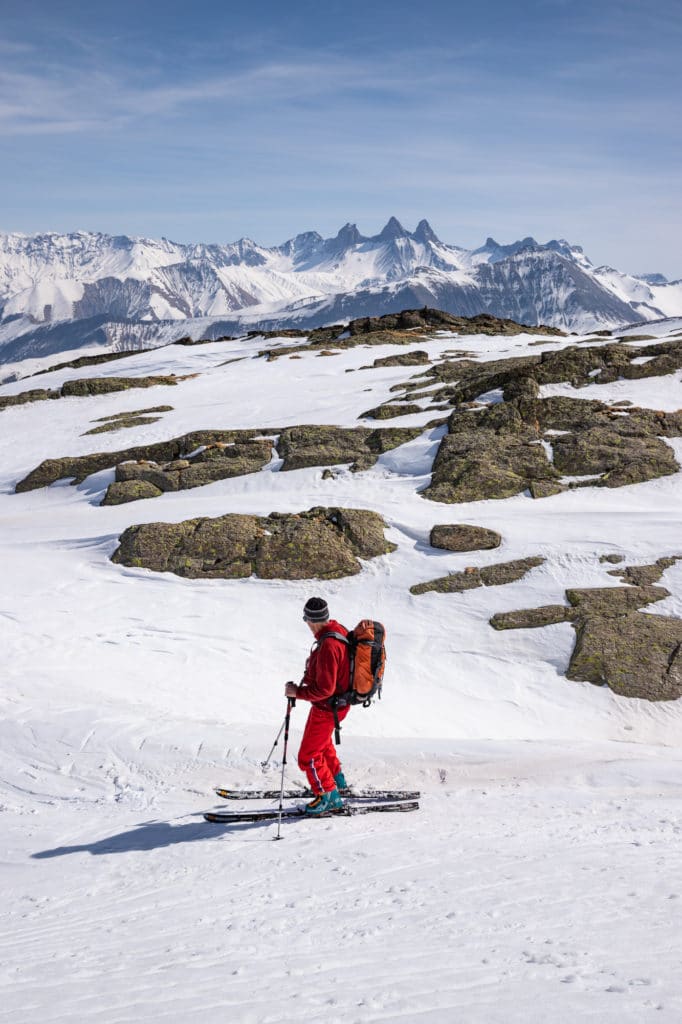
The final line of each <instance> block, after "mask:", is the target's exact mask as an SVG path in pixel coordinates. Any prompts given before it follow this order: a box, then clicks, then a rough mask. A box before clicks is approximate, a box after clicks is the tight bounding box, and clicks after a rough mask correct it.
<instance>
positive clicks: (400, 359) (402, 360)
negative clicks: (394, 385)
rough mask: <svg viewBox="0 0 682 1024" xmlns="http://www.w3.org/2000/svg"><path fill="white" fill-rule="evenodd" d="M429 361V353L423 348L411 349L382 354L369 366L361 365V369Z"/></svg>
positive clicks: (416, 364) (417, 364)
mask: <svg viewBox="0 0 682 1024" xmlns="http://www.w3.org/2000/svg"><path fill="white" fill-rule="evenodd" d="M428 362H429V353H428V352H425V351H424V350H423V349H418V348H417V349H413V350H412V351H411V352H400V353H399V354H398V355H395V356H384V357H383V359H375V360H374V362H373V363H372V365H371V366H362V367H360V369H362V370H370V369H376V368H378V367H380V366H422V365H424V364H426V363H428Z"/></svg>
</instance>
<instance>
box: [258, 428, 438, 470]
mask: <svg viewBox="0 0 682 1024" xmlns="http://www.w3.org/2000/svg"><path fill="white" fill-rule="evenodd" d="M420 433H421V427H414V428H408V427H403V428H400V427H389V428H387V429H383V430H381V429H378V430H372V429H370V428H368V427H356V428H354V429H347V428H344V427H330V426H318V425H314V424H310V425H306V426H301V427H286V428H285V429H284V430H283V431H282V432H281V434H280V438H279V443H278V446H277V448H278V452H279V455H280V456H281V458H283V459H284V464H283V466H282V469H283V470H284V471H287V470H293V469H305V468H308V467H310V466H334V465H339V464H343V463H347V462H348V463H351V468H353V469H369V467H370V466H373V465H374V463H375V462H376V460H377V458H378V456H379V455H382V454H383V453H384V452H386V451H389V450H390V449H392V448H397V447H398V446H399V445H401V444H405V443H406V442H407V441H411V440H412V439H413V438H415V437H417V436H418V435H419V434H420Z"/></svg>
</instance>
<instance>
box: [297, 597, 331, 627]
mask: <svg viewBox="0 0 682 1024" xmlns="http://www.w3.org/2000/svg"><path fill="white" fill-rule="evenodd" d="M328 619H329V608H328V607H327V602H326V601H325V600H324V598H322V597H310V598H308V600H307V601H306V603H305V608H304V609H303V621H304V622H327V621H328Z"/></svg>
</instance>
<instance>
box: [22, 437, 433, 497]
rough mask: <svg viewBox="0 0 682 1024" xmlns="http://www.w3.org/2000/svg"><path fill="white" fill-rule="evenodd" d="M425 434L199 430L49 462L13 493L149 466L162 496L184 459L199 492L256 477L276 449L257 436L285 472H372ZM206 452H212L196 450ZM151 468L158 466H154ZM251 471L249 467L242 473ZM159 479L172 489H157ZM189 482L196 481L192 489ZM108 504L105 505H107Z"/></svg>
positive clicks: (122, 491) (120, 477)
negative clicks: (347, 467)
mask: <svg viewBox="0 0 682 1024" xmlns="http://www.w3.org/2000/svg"><path fill="white" fill-rule="evenodd" d="M421 430H422V428H421V427H415V428H406V427H403V428H400V427H389V428H383V429H375V430H372V429H370V428H367V427H365V428H361V427H358V428H354V429H345V428H343V427H330V426H314V425H306V426H301V427H285V428H284V429H283V430H279V429H278V428H273V427H268V428H263V429H259V428H253V429H251V430H195V431H192V432H191V433H189V434H184V435H182V436H180V437H175V438H172V439H171V440H170V441H161V442H159V443H156V444H149V445H138V446H136V447H134V448H125V449H123V450H121V451H116V452H95V453H94V454H92V455H79V456H65V457H64V458H60V459H45V461H44V462H41V463H40V465H39V466H37V467H36V469H34V470H32V472H30V473H29V474H28V476H26V477H24V479H23V480H20V481H19V483H18V484H17V485H16V487H15V490H16V492H17V493H21V492H23V491H32V490H35V489H36V488H38V487H49V486H50V484H53V483H55V482H56V481H57V480H65V479H72V481H73V483H74V484H80V483H82V482H83V480H85V478H86V477H88V476H90V475H91V474H92V473H99V472H100V471H101V470H103V469H109V468H110V467H112V466H119V465H120V464H121V463H129V462H138V463H145V464H147V469H148V470H150V472H151V471H153V472H154V473H157V474H158V473H161V474H164V475H163V476H162V477H157V478H156V480H157V483H156V484H155V486H157V488H159V489H160V491H163V490H177V489H179V488H176V487H175V486H174V482H175V479H176V478H175V477H174V476H173V475H172V474H173V473H175V472H176V471H177V469H178V467H177V466H176V467H173V468H171V465H170V464H171V463H173V462H175V461H177V460H178V459H185V458H186V459H187V461H188V462H190V463H191V466H185V467H183V470H187V472H186V473H183V480H185V481H187V483H186V485H185V486H192V487H198V486H201V484H203V483H210V482H211V481H213V480H221V479H225V478H227V477H230V476H236V475H239V474H240V472H250V473H252V472H255V471H256V470H257V469H261V468H262V466H263V465H264V461H263V460H264V459H265V456H266V451H265V446H267V447H268V451H269V452H270V453H271V451H272V445H273V441H272V440H271V439H270V440H268V438H265V439H264V438H263V437H259V435H264V434H265V435H273V436H274V435H276V434H279V440H278V441H277V450H278V454H279V455H280V456H281V457H282V458H283V460H284V464H283V466H282V469H283V470H292V469H302V468H306V467H310V466H325V467H329V466H333V465H338V464H342V463H351V468H352V469H354V470H358V469H368V468H369V467H370V466H372V465H374V463H375V462H376V460H377V458H378V457H379V455H381V454H383V453H384V452H387V451H390V450H391V449H392V448H397V447H398V445H401V444H405V443H406V442H407V441H411V440H412V439H413V438H415V437H417V436H418V435H419V434H420V433H421ZM259 440H260V441H261V442H262V445H261V447H260V448H259V447H258V446H257V445H256V442H257V441H259ZM244 446H246V447H244ZM207 448H208V449H209V451H208V452H206V451H203V450H202V451H198V449H207ZM240 460H243V461H240ZM266 461H267V460H266ZM151 463H155V464H156V465H154V466H150V465H149V464H151ZM247 466H248V467H250V468H244V467H247ZM190 469H191V472H190ZM128 472H129V471H128V470H126V471H121V473H120V474H117V481H116V482H117V483H124V482H126V481H127V480H128V479H130V477H129V476H128V475H124V474H128ZM141 472H142V471H141ZM145 472H146V471H145ZM166 474H170V475H169V476H168V475H166ZM143 478H145V479H147V481H148V482H151V477H149V476H148V475H147V476H146V477H142V476H138V477H136V479H143ZM159 480H162V481H163V484H168V486H163V485H162V484H159ZM189 481H193V482H192V483H191V484H190V483H189ZM131 493H133V492H132V489H130V488H124V489H121V488H116V489H115V491H114V492H113V495H114V496H116V495H117V496H118V497H117V503H118V501H120V500H121V497H122V496H123V495H124V494H131ZM147 496H149V495H147ZM125 500H134V499H133V498H127V499H125ZM110 503H111V502H109V501H106V504H110Z"/></svg>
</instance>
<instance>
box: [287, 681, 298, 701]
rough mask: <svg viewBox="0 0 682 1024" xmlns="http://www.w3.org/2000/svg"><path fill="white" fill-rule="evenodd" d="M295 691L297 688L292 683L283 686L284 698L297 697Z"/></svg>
mask: <svg viewBox="0 0 682 1024" xmlns="http://www.w3.org/2000/svg"><path fill="white" fill-rule="evenodd" d="M297 689H298V687H297V686H296V683H292V682H289V683H285V684H284V696H285V697H294V698H295V697H297V696H298V694H297V692H296V691H297Z"/></svg>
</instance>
